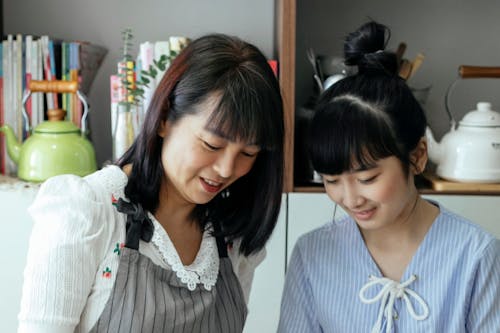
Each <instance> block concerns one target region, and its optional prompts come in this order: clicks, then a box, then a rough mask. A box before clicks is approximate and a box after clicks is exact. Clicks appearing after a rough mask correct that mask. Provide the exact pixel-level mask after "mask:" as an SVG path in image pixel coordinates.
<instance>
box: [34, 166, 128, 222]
mask: <svg viewBox="0 0 500 333" xmlns="http://www.w3.org/2000/svg"><path fill="white" fill-rule="evenodd" d="M126 181H127V176H126V175H125V174H124V173H123V172H122V171H121V169H120V168H118V167H116V166H109V167H105V168H104V169H101V170H99V171H96V172H95V173H93V174H91V175H88V176H86V177H79V176H76V175H60V176H55V177H52V178H49V179H48V180H47V181H45V182H44V183H43V184H42V185H41V186H40V189H39V191H38V193H37V196H36V198H35V200H34V202H33V203H32V205H31V206H30V208H29V213H30V214H31V216H32V217H33V219H34V222H35V223H38V222H42V223H43V224H45V225H48V224H57V227H61V228H64V226H67V227H71V229H72V230H73V229H75V228H77V227H78V226H77V224H78V223H77V222H79V223H80V227H79V229H80V230H83V229H87V228H91V229H93V228H92V225H94V224H100V222H99V220H100V219H98V218H97V217H99V216H101V215H103V214H104V215H106V214H107V215H109V214H111V212H112V210H111V209H112V208H113V207H112V197H113V196H114V195H117V196H120V194H122V193H123V189H124V187H125V185H126ZM106 208H108V209H106ZM98 222H99V223H98ZM54 227H55V225H54Z"/></svg>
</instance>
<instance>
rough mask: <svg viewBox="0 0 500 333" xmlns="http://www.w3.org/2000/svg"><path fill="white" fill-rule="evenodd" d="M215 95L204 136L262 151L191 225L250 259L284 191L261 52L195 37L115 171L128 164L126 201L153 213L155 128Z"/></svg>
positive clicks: (158, 172) (273, 104) (278, 122)
mask: <svg viewBox="0 0 500 333" xmlns="http://www.w3.org/2000/svg"><path fill="white" fill-rule="evenodd" d="M214 94H217V96H218V97H219V99H218V101H219V102H218V105H217V107H216V108H215V110H214V111H213V113H212V114H211V116H210V119H209V120H208V123H207V129H209V130H212V131H215V132H216V133H218V134H222V135H223V136H224V137H225V138H227V139H229V140H244V141H248V142H251V143H252V144H254V143H255V144H257V145H258V146H259V147H260V148H261V151H260V152H259V153H258V155H257V158H256V160H255V163H254V165H253V167H252V169H251V170H250V171H249V173H248V174H246V175H245V176H243V177H241V178H239V179H238V180H236V181H235V182H234V183H233V184H231V186H230V188H229V190H230V195H229V197H227V198H223V197H222V195H221V193H219V194H218V195H217V196H216V197H215V198H214V199H212V200H211V201H210V202H208V203H207V204H204V205H197V206H196V208H195V209H194V211H193V214H192V215H193V218H194V219H195V220H196V221H197V222H198V223H199V224H200V226H201V227H202V228H204V227H205V226H206V223H207V222H208V221H213V222H214V223H218V224H219V226H220V229H221V232H220V233H219V235H220V236H224V237H226V238H228V239H229V240H232V239H235V238H241V245H240V251H241V253H243V254H245V255H248V254H250V253H253V252H255V251H258V250H260V249H261V248H262V247H263V246H264V244H265V242H266V241H267V240H268V239H269V237H270V235H271V233H272V231H273V229H274V226H275V225H276V221H277V218H278V214H279V209H280V204H281V196H282V190H283V172H284V171H283V170H284V161H283V159H284V157H283V140H284V138H283V137H284V120H283V104H282V98H281V94H280V88H279V84H278V81H277V79H276V77H275V75H274V72H273V71H272V69H271V67H270V66H269V64H268V62H267V59H266V58H265V56H264V55H263V54H262V53H261V51H260V50H259V49H258V48H257V47H255V46H254V45H252V44H249V43H247V42H244V41H242V40H241V39H239V38H237V37H233V36H228V35H224V34H210V35H206V36H203V37H200V38H198V39H196V40H194V41H192V42H191V43H189V44H188V46H187V47H186V48H185V49H183V51H182V52H181V53H180V54H179V55H178V56H177V57H176V58H175V59H174V61H173V62H172V64H171V66H170V67H169V69H168V70H167V72H166V73H165V75H164V77H163V78H162V80H161V82H160V84H159V85H158V87H157V89H156V91H155V93H154V95H153V98H152V100H151V104H150V106H149V108H148V111H147V113H146V117H145V120H144V125H143V128H142V130H141V132H140V133H139V136H138V137H137V139H136V140H135V142H134V143H133V145H132V146H131V148H130V149H129V150H128V151H127V152H126V153H125V154H124V155H123V156H122V157H121V158H120V159H119V161H118V165H120V166H124V165H126V164H132V165H133V167H132V172H131V174H130V177H129V181H128V184H127V186H126V188H125V194H126V195H127V197H128V198H129V199H130V200H131V201H133V202H137V203H140V204H141V205H142V206H143V207H144V208H145V209H147V210H149V211H151V212H154V211H155V210H156V209H157V207H158V204H159V190H160V184H161V180H162V178H163V177H164V168H163V165H162V162H161V148H162V142H163V138H162V137H160V136H159V135H158V132H159V130H160V126H161V124H163V123H164V122H165V121H166V120H168V121H169V122H170V123H171V124H174V123H176V122H177V121H179V120H180V119H182V118H183V117H184V116H186V115H189V114H194V113H195V112H197V110H198V109H199V108H196V107H194V106H196V105H198V104H199V103H201V102H203V101H205V100H206V99H207V98H208V97H210V96H212V95H214Z"/></svg>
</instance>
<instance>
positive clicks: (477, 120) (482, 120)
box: [460, 102, 500, 127]
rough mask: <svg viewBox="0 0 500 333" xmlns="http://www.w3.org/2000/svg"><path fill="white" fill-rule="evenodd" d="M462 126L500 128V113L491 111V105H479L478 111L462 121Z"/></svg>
mask: <svg viewBox="0 0 500 333" xmlns="http://www.w3.org/2000/svg"><path fill="white" fill-rule="evenodd" d="M460 126H474V127H498V126H500V113H498V112H496V111H493V110H492V109H491V103H488V102H479V103H477V110H474V111H471V112H469V113H467V114H466V115H465V116H464V118H463V119H462V120H461V121H460Z"/></svg>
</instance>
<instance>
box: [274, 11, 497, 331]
mask: <svg viewBox="0 0 500 333" xmlns="http://www.w3.org/2000/svg"><path fill="white" fill-rule="evenodd" d="M388 36H389V30H388V28H387V27H385V26H384V25H382V24H379V23H376V22H373V21H372V22H369V23H366V24H364V25H363V26H361V27H360V28H359V29H358V30H356V31H355V32H353V33H351V34H349V35H348V36H347V38H346V41H345V44H344V53H345V62H346V64H347V65H351V66H357V74H355V75H352V76H348V77H346V78H344V79H342V80H340V81H338V82H337V83H335V84H334V85H333V86H331V87H330V88H329V89H328V90H327V91H325V92H324V94H323V95H322V96H321V97H320V99H319V101H318V103H317V106H316V112H315V115H314V117H313V119H312V123H311V126H310V140H309V143H308V145H309V153H310V157H311V160H312V164H313V166H314V169H315V170H316V171H317V172H319V173H320V174H321V175H322V176H323V182H324V186H325V190H326V193H327V194H328V196H329V197H330V199H331V200H332V201H333V202H334V203H335V205H336V206H337V205H338V206H339V207H341V208H342V209H343V210H344V211H345V213H347V214H346V216H343V217H338V218H336V219H334V221H333V222H330V223H328V224H326V225H324V226H323V227H320V228H318V229H316V230H314V231H312V232H309V233H307V234H305V235H303V236H302V237H301V238H300V239H299V240H298V241H297V243H296V245H295V247H294V250H293V253H292V256H291V259H290V263H289V266H288V270H287V276H286V282H285V287H284V294H283V299H282V304H281V318H280V323H279V329H278V332H287V333H289V332H307V333H314V332H343V333H348V332H353V333H354V332H355V333H359V332H372V333H376V332H405V333H408V332H409V333H411V332H454V333H456V332H500V302H499V299H500V242H499V240H497V239H495V237H494V236H493V235H491V234H489V233H487V232H486V231H484V230H483V229H481V228H480V227H479V226H477V225H475V224H473V223H472V222H470V221H468V220H466V219H465V218H463V217H461V216H458V215H457V214H455V213H453V212H451V211H449V210H448V209H446V207H444V206H443V205H441V204H439V203H438V202H435V201H431V200H426V199H424V198H422V197H421V196H420V195H419V192H418V190H417V188H416V186H415V182H414V177H415V176H416V175H418V174H420V173H421V172H422V171H423V170H424V168H425V166H426V163H427V143H426V139H425V137H424V134H425V129H426V124H427V123H426V117H425V115H424V112H423V110H422V108H421V106H420V105H419V103H418V102H417V100H416V99H415V98H414V96H413V94H412V92H411V90H410V89H409V88H408V86H407V85H406V82H405V81H404V80H403V79H401V78H400V77H399V76H398V63H397V59H396V55H395V54H394V53H392V52H387V51H385V47H386V44H387V41H388Z"/></svg>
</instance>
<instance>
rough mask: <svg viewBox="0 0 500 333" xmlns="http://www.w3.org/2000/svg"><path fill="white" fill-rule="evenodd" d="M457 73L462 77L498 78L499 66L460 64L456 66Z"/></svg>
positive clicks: (499, 74)
mask: <svg viewBox="0 0 500 333" xmlns="http://www.w3.org/2000/svg"><path fill="white" fill-rule="evenodd" d="M458 75H460V77H461V78H463V79H472V78H500V67H485V66H466V65H461V66H460V67H458Z"/></svg>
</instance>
